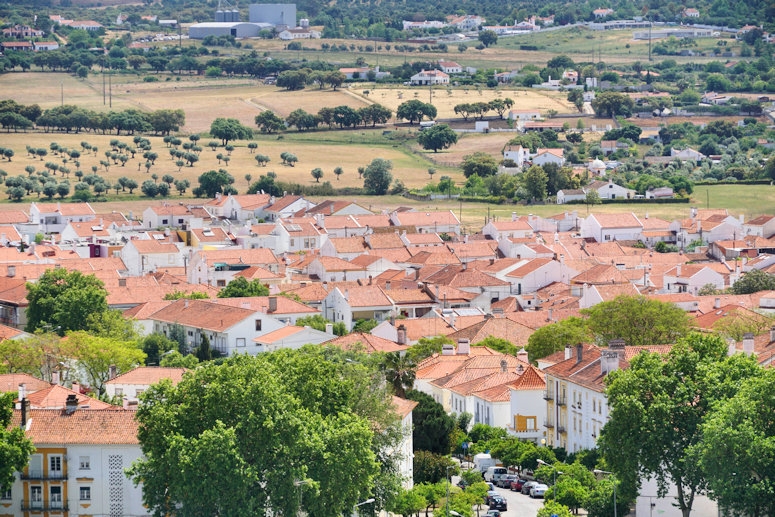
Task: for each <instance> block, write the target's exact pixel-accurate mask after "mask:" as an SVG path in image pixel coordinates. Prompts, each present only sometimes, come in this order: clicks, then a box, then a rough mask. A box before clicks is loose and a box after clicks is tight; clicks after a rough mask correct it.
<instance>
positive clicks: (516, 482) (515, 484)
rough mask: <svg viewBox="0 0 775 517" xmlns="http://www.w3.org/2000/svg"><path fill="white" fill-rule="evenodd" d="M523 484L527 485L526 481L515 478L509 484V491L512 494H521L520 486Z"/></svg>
mask: <svg viewBox="0 0 775 517" xmlns="http://www.w3.org/2000/svg"><path fill="white" fill-rule="evenodd" d="M525 483H527V479H522V478H517V479H515V480H514V481H512V482H511V490H512V491H513V492H521V491H522V485H524V484H525Z"/></svg>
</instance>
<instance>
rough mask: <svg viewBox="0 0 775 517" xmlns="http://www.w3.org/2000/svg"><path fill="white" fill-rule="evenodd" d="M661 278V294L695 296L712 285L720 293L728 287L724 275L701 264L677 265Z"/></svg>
mask: <svg viewBox="0 0 775 517" xmlns="http://www.w3.org/2000/svg"><path fill="white" fill-rule="evenodd" d="M662 278H663V288H662V291H661V292H663V293H691V294H694V295H696V294H697V292H698V291H699V290H700V289H702V288H703V287H704V286H706V285H712V286H713V287H715V288H716V289H718V290H720V291H721V290H724V289H726V288H727V287H729V286H728V285H727V284H728V283H729V282H728V281H727V280H726V279H725V278H724V275H722V274H721V273H719V272H718V271H715V270H714V269H713V268H710V267H708V266H706V265H703V264H679V265H677V266H675V267H674V268H672V269H670V270H669V271H667V272H666V273H665V274H664V275H663V276H662Z"/></svg>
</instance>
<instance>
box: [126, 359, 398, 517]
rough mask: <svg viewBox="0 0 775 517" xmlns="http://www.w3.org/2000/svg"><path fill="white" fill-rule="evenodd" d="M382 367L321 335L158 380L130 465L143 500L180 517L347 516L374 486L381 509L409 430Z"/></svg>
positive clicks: (141, 412) (141, 417)
mask: <svg viewBox="0 0 775 517" xmlns="http://www.w3.org/2000/svg"><path fill="white" fill-rule="evenodd" d="M256 372H261V374H260V375H256ZM373 373H376V372H374V371H369V370H368V369H367V368H366V367H365V366H364V365H363V364H361V363H359V362H352V363H350V362H347V361H345V360H344V355H343V352H341V351H336V350H333V349H330V348H328V349H324V348H321V347H311V346H310V347H304V348H302V349H301V350H281V351H279V352H274V353H267V354H261V355H259V356H258V357H251V356H246V355H243V356H237V357H233V358H230V359H228V360H226V361H225V362H224V363H223V364H220V365H218V364H214V363H212V362H210V363H206V364H204V365H202V366H200V367H199V368H197V369H196V370H194V371H193V372H192V373H191V374H189V375H187V376H186V377H185V378H184V379H183V380H182V381H181V382H180V383H179V384H178V385H177V386H175V387H173V386H172V385H171V383H169V382H163V383H160V384H159V385H156V386H154V387H152V388H151V389H149V390H148V391H147V392H146V393H145V394H144V396H143V404H142V405H141V406H140V408H139V409H138V411H137V419H138V421H139V423H140V429H139V434H138V437H139V440H140V445H141V447H142V451H143V458H142V459H140V460H138V461H136V462H135V463H134V465H133V466H132V468H131V470H130V475H131V477H132V478H133V479H134V480H135V481H136V482H140V481H142V482H143V502H144V503H145V504H146V505H147V507H148V508H149V511H151V512H152V513H154V515H166V514H169V513H170V512H173V513H174V514H175V515H180V516H197V515H233V516H245V517H248V516H252V515H257V514H264V513H266V512H267V511H271V512H272V513H275V514H282V515H295V514H297V512H298V511H299V510H300V504H301V507H302V508H303V511H304V512H305V513H308V514H310V515H319V516H324V517H339V516H340V515H342V514H347V513H349V512H350V511H351V510H352V508H353V506H354V505H355V504H356V503H357V502H359V501H363V500H364V499H366V498H369V497H375V498H377V501H376V507H377V508H381V507H382V506H384V503H385V500H386V499H387V498H388V497H392V495H393V494H392V493H384V492H383V491H381V489H380V488H379V486H380V485H384V484H386V483H387V481H386V480H385V479H383V478H385V477H392V478H395V474H392V475H390V474H389V473H390V472H394V470H393V469H394V467H390V466H384V465H386V464H390V463H391V462H393V461H394V460H393V459H391V456H390V455H389V454H388V453H387V451H389V450H390V449H391V448H393V447H395V446H396V445H397V444H398V442H399V441H400V439H401V430H400V419H399V418H398V417H397V415H395V413H394V409H393V406H392V401H391V399H390V398H389V397H388V396H387V394H386V393H385V390H384V388H382V387H381V385H380V384H381V383H380V380H379V379H378V377H377V376H375V375H373ZM194 408H195V409H194ZM235 408H239V410H235ZM375 429H379V432H378V433H375V431H374V430H375ZM298 481H305V486H304V487H303V490H304V494H303V498H300V497H299V487H298V486H296V485H297V482H298ZM389 485H390V486H397V483H392V482H391V483H389Z"/></svg>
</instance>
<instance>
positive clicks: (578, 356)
mask: <svg viewBox="0 0 775 517" xmlns="http://www.w3.org/2000/svg"><path fill="white" fill-rule="evenodd" d="M583 358H584V345H582V344H581V343H579V344H578V345H576V364H578V363H580V362H581V360H582V359H583Z"/></svg>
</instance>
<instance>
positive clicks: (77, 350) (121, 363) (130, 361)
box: [65, 331, 145, 395]
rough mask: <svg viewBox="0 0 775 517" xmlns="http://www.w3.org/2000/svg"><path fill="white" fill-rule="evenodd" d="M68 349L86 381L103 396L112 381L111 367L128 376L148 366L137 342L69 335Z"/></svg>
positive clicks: (66, 343)
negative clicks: (106, 385) (145, 365)
mask: <svg viewBox="0 0 775 517" xmlns="http://www.w3.org/2000/svg"><path fill="white" fill-rule="evenodd" d="M65 349H66V350H67V351H68V353H69V356H70V357H71V358H72V359H74V360H76V361H77V362H78V371H79V372H82V375H83V379H82V380H83V381H85V383H86V384H87V385H88V386H90V387H91V388H92V389H94V390H95V391H96V392H97V393H98V394H99V395H102V394H103V393H104V392H105V389H104V388H105V383H106V382H107V381H109V380H110V367H111V366H115V367H116V368H117V369H118V372H119V373H124V372H128V371H129V370H131V369H132V368H135V367H137V366H140V365H142V364H144V362H145V352H143V351H142V350H141V349H140V348H139V345H138V343H137V342H136V341H120V340H117V339H113V338H109V337H99V336H94V335H92V334H91V333H88V332H85V331H76V332H70V333H68V335H67V339H66V340H65Z"/></svg>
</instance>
